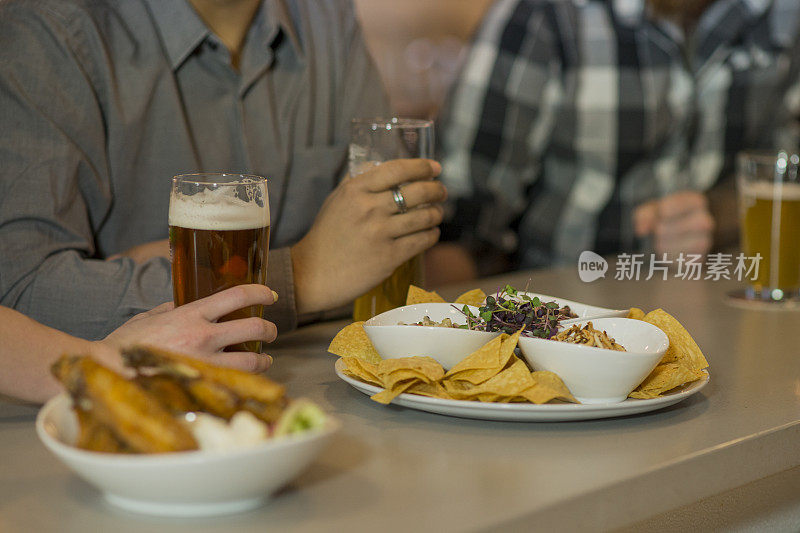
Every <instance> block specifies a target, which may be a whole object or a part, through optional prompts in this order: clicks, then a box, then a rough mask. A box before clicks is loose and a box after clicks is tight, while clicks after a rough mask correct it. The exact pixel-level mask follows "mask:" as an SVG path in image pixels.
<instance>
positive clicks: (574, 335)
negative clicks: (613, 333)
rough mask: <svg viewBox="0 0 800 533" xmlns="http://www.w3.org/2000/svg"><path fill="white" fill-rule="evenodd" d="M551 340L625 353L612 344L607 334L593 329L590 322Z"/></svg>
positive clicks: (617, 345)
mask: <svg viewBox="0 0 800 533" xmlns="http://www.w3.org/2000/svg"><path fill="white" fill-rule="evenodd" d="M553 340H557V341H561V342H569V343H572V344H584V345H586V346H594V347H596V348H605V349H607V350H617V351H619V352H624V351H625V348H624V347H623V346H622V345H620V344H617V343H616V342H614V339H612V338H611V337H609V336H608V333H606V332H605V331H600V330H599V329H594V328H593V327H592V323H591V322H588V323H587V324H586V325H585V326H583V327H582V328H581V327H580V326H579V325H578V324H575V325H574V326H572V327H571V328H569V329H566V330H564V331H562V332H561V333H559V334H557V335H556V336H555V337H553Z"/></svg>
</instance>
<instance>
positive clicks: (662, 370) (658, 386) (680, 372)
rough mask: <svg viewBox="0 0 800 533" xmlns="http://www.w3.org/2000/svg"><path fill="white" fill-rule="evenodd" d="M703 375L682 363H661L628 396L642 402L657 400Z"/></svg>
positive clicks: (703, 373) (701, 372) (703, 374)
mask: <svg viewBox="0 0 800 533" xmlns="http://www.w3.org/2000/svg"><path fill="white" fill-rule="evenodd" d="M705 375H706V373H705V372H703V371H702V370H695V369H693V368H690V367H688V366H686V365H685V364H683V362H675V363H662V364H660V365H658V366H657V367H655V369H654V370H653V371H652V372H650V375H648V376H647V377H646V378H645V379H644V381H642V383H641V384H640V385H639V386H638V387H636V390H634V391H633V392H631V393H630V394H629V395H628V396H629V397H631V398H638V399H642V400H647V399H651V398H657V397H658V396H660V395H661V394H664V393H665V392H668V391H670V390H672V389H674V388H675V387H680V386H681V385H683V384H684V383H689V382H690V381H695V380H697V379H700V378H702V377H703V376H705Z"/></svg>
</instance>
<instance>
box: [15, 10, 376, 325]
mask: <svg viewBox="0 0 800 533" xmlns="http://www.w3.org/2000/svg"><path fill="white" fill-rule="evenodd" d="M384 113H386V103H385V99H384V96H383V93H382V90H381V86H380V82H379V79H378V76H377V73H376V71H375V69H374V68H373V65H372V64H371V61H370V60H369V57H368V54H367V52H366V50H365V47H364V44H363V40H362V37H361V33H360V30H359V28H358V25H357V23H356V21H355V17H354V13H353V9H352V6H351V4H350V3H349V2H345V1H336V0H291V1H290V0H285V1H283V0H265V2H264V4H263V6H262V8H261V9H260V10H259V12H258V14H257V15H256V17H255V19H254V21H253V23H252V26H251V27H250V29H249V32H248V34H247V37H246V41H245V44H244V49H243V52H242V56H241V64H240V72H236V71H235V70H233V69H232V68H231V66H230V60H229V56H228V52H227V49H226V48H225V46H224V45H222V43H221V42H220V41H219V39H218V38H217V37H216V36H215V35H214V34H212V33H211V32H210V31H209V29H208V28H207V27H206V26H205V24H204V23H203V22H202V20H201V19H200V18H199V17H198V15H197V14H196V13H195V11H194V10H193V9H192V8H191V6H190V5H189V4H188V3H187V2H186V1H185V0H106V1H103V2H99V1H96V0H11V1H8V2H5V3H0V124H1V125H2V127H0V303H2V304H3V305H7V306H11V307H14V308H16V309H17V310H19V311H21V312H23V313H26V314H27V315H29V316H31V317H33V318H35V319H37V320H39V321H41V322H43V323H45V324H48V325H51V326H54V327H57V328H59V329H61V330H64V331H67V332H69V333H72V334H74V335H79V336H83V337H87V338H100V337H102V336H104V335H106V334H107V333H108V332H110V331H111V330H113V329H114V328H115V327H117V326H119V325H120V324H121V323H122V322H124V321H125V320H126V319H128V318H130V317H131V316H132V315H133V314H135V313H138V312H141V311H143V310H146V309H149V308H151V307H153V306H155V305H157V304H159V303H162V302H164V301H168V300H171V298H172V288H171V283H170V267H169V262H168V261H167V260H164V259H154V260H151V261H149V262H147V263H145V264H141V265H137V264H135V263H134V262H133V261H132V260H130V259H126V258H123V259H116V260H113V261H106V260H104V259H105V258H106V257H108V256H109V255H112V254H115V253H118V252H122V251H124V250H126V249H128V248H130V247H132V246H135V245H137V244H141V243H144V242H148V241H154V240H158V239H164V238H166V237H167V211H168V203H169V190H170V179H171V177H172V176H173V175H174V174H176V173H184V172H194V171H219V170H225V171H229V172H248V173H256V174H262V175H266V176H267V177H268V178H269V179H270V181H269V195H270V208H271V220H272V242H271V247H272V249H271V251H270V258H269V274H268V283H269V285H270V286H271V287H272V288H273V289H275V290H277V291H278V293H279V294H280V300H279V303H278V304H276V305H275V306H272V308H271V309H269V310H268V312H267V313H268V316H267V318H269V319H270V320H274V321H275V322H277V323H278V324H279V328H281V329H288V328H291V327H294V325H295V324H296V322H297V316H296V312H295V305H294V291H293V278H292V266H291V258H290V255H289V250H288V248H287V246H288V245H290V244H292V243H294V242H296V241H297V240H298V239H299V238H300V237H301V236H302V235H303V234H304V233H305V232H306V231H307V230H308V229H309V228H310V226H311V223H312V222H313V220H314V216H315V214H316V213H317V211H318V209H319V207H320V205H321V204H322V201H323V200H324V198H325V197H326V195H327V194H328V193H329V192H330V191H331V189H332V188H333V187H334V186H335V184H336V182H337V180H338V178H339V176H340V175H341V172H342V169H343V163H344V159H345V147H346V143H347V138H348V131H349V122H350V119H351V118H352V117H354V116H371V115H381V114H384Z"/></svg>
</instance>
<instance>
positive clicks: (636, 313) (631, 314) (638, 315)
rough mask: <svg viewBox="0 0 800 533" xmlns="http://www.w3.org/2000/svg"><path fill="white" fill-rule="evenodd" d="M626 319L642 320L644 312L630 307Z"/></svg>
mask: <svg viewBox="0 0 800 533" xmlns="http://www.w3.org/2000/svg"><path fill="white" fill-rule="evenodd" d="M627 318H634V319H636V320H644V311H642V310H641V309H639V308H638V307H631V308H630V310H629V311H628V317H627Z"/></svg>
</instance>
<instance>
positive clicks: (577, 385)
mask: <svg viewBox="0 0 800 533" xmlns="http://www.w3.org/2000/svg"><path fill="white" fill-rule="evenodd" d="M518 346H519V348H520V351H521V352H522V356H523V357H524V358H525V360H526V361H527V362H528V364H529V365H530V366H531V367H532V368H533V369H534V370H549V371H550V372H555V373H556V374H558V375H559V376H560V377H561V379H562V380H563V381H564V384H565V385H566V386H567V388H569V390H570V392H571V393H572V395H573V396H575V398H576V399H577V400H578V401H580V402H581V403H587V404H588V403H618V402H621V401H624V400H625V399H626V398H627V397H628V394H630V392H631V391H632V390H633V389H635V388H636V387H637V386H638V385H639V383H641V382H642V380H644V378H646V377H647V375H648V374H650V372H651V371H652V370H653V369H654V368H655V366H656V365H657V364H658V362H659V361H660V360H661V358H662V357H663V355H664V352H666V350H667V348H668V347H669V340H668V339H667V336H666V334H665V333H664V332H663V331H661V330H660V329H659V328H657V327H656V326H654V325H652V324H649V323H647V322H643V321H641V320H632V319H628V318H596V319H591V320H584V321H580V322H573V323H571V324H563V325H562V326H560V328H559V332H558V334H557V335H556V336H555V337H553V338H552V339H541V338H535V337H520V339H519V345H518Z"/></svg>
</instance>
